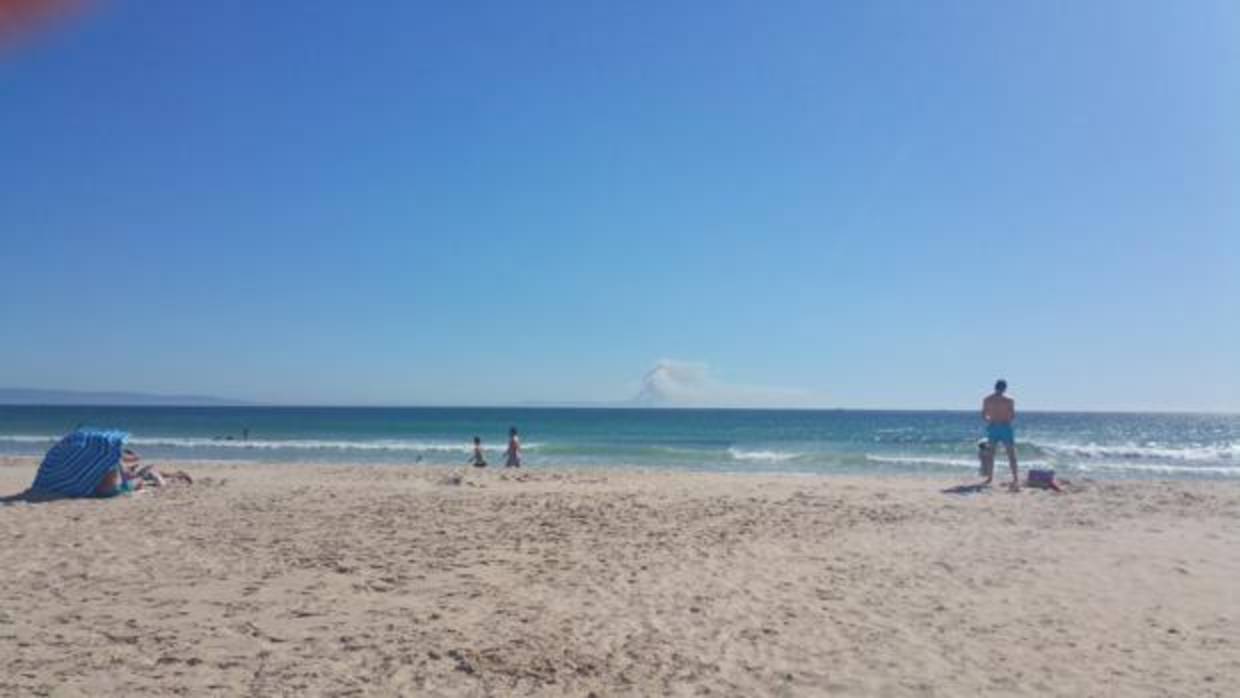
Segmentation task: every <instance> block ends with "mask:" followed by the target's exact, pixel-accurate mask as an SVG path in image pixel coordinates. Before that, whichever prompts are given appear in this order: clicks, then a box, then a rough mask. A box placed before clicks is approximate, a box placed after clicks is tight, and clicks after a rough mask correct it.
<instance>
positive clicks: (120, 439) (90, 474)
mask: <svg viewBox="0 0 1240 698" xmlns="http://www.w3.org/2000/svg"><path fill="white" fill-rule="evenodd" d="M128 438H129V434H127V433H126V432H123V431H113V430H103V429H78V430H77V431H75V432H73V433H72V434H69V435H68V436H66V437H65V438H63V439H61V440H60V441H59V442H57V443H56V445H55V446H52V449H51V450H50V451H48V452H47V455H46V456H44V457H43V463H42V464H40V465H39V472H38V473H37V474H36V475H35V476H34V484H33V485H31V486H30V487H31V489H33V490H45V491H50V492H56V493H58V494H63V495H66V496H69V497H90V496H92V495H93V494H94V493H95V488H96V487H98V486H99V483H100V482H101V481H102V480H103V476H104V474H105V473H107V472H108V470H109V469H111V468H115V467H117V464H118V463H120V460H121V450H122V449H123V448H124V447H125V440H126V439H128Z"/></svg>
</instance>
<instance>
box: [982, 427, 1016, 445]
mask: <svg viewBox="0 0 1240 698" xmlns="http://www.w3.org/2000/svg"><path fill="white" fill-rule="evenodd" d="M986 439H987V440H988V441H990V443H992V444H1007V445H1008V446H1015V445H1016V432H1014V431H1012V425H1011V424H1010V423H1000V422H992V423H990V424H987V425H986Z"/></svg>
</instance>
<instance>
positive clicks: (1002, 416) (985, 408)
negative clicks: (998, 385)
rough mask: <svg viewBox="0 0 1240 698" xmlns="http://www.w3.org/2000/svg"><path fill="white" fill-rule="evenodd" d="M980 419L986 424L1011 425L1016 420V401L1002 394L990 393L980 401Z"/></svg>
mask: <svg viewBox="0 0 1240 698" xmlns="http://www.w3.org/2000/svg"><path fill="white" fill-rule="evenodd" d="M982 419H985V420H986V423H987V424H1011V423H1012V420H1014V419H1016V401H1015V400H1013V399H1012V398H1010V397H1008V396H1006V395H1004V394H1002V393H991V394H990V395H987V396H986V399H985V400H982Z"/></svg>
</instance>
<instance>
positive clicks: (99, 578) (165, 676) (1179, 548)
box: [0, 458, 1240, 696]
mask: <svg viewBox="0 0 1240 698" xmlns="http://www.w3.org/2000/svg"><path fill="white" fill-rule="evenodd" d="M35 465H36V463H35V461H33V460H31V459H22V458H8V459H5V460H3V462H2V463H0V495H12V494H15V493H18V492H20V491H22V490H23V489H24V488H25V487H26V485H28V484H29V482H30V481H31V479H32V477H33V474H34V470H35ZM177 465H178V466H179V467H183V468H185V469H186V470H188V471H190V472H192V473H193V474H194V475H195V476H196V477H197V480H198V481H197V483H196V484H194V485H193V486H183V487H172V488H168V489H166V490H163V491H157V492H150V493H140V494H138V495H135V496H129V497H123V498H119V499H116V500H107V501H88V500H64V501H55V502H49V503H37V504H31V503H18V504H11V505H6V506H0V537H2V539H3V541H4V545H3V546H0V570H2V571H0V695H5V696H10V695H11V696H27V695H55V696H75V695H127V696H132V695H194V696H200V695H220V696H233V695H253V696H270V695H299V696H300V695H336V696H346V695H348V696H389V695H424V696H435V695H453V696H455V695H460V696H486V695H567V696H591V695H594V696H612V695H625V696H654V695H728V696H754V695H775V696H817V695H844V696H847V695H864V696H870V695H874V696H961V695H988V696H990V695H1029V696H1047V695H1062V696H1084V695H1107V696H1145V695H1149V696H1164V695H1182V696H1229V695H1237V694H1238V693H1240V585H1238V584H1237V580H1238V579H1240V484H1238V483H1228V482H1197V483H1188V482H1176V483H1155V482H1090V483H1085V484H1083V485H1081V486H1080V487H1079V488H1077V489H1075V490H1074V491H1072V492H1071V493H1068V494H1064V495H1054V494H1052V493H1048V492H1043V491H1025V492H1022V493H1020V494H1011V493H1008V492H1005V491H1002V490H998V489H996V490H994V491H991V492H988V493H984V494H980V495H973V496H958V495H945V494H942V493H940V490H941V489H942V488H944V487H947V486H949V485H952V484H956V481H953V480H947V479H943V478H941V477H940V478H919V477H893V478H878V477H873V478H866V477H849V478H845V477H796V476H756V475H755V476H749V475H693V474H660V473H640V472H622V471H607V472H589V471H576V472H574V471H563V472H548V471H540V472H519V473H518V472H514V471H507V472H505V471H502V470H494V469H492V470H488V471H483V472H477V471H464V470H460V469H455V470H450V469H446V468H426V467H400V466H382V467H375V466H365V467H364V466H347V467H341V466H332V467H329V466H316V465H301V466H273V465H247V464H241V465H238V464H232V465H228V464H204V463H181V464H177Z"/></svg>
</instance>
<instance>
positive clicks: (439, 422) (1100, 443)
mask: <svg viewBox="0 0 1240 698" xmlns="http://www.w3.org/2000/svg"><path fill="white" fill-rule="evenodd" d="M78 425H88V426H97V427H109V428H117V429H123V430H125V431H128V432H130V434H131V435H132V437H131V443H132V445H133V447H134V448H136V449H138V450H139V451H140V452H141V453H142V455H143V456H144V457H147V458H149V459H161V458H162V459H206V460H239V461H254V462H259V463H287V462H313V463H383V464H407V465H410V466H415V467H416V466H420V465H424V466H431V465H456V464H464V463H465V461H466V459H467V456H468V454H469V452H470V450H471V440H472V438H473V437H474V436H475V435H477V436H480V437H481V438H482V440H483V444H484V447H485V448H486V449H487V454H488V456H489V460H490V461H491V462H492V463H500V462H502V452H503V449H504V445H505V441H506V437H507V433H508V428H509V427H510V426H516V427H517V428H518V429H519V430H520V433H521V438H522V442H523V444H524V454H525V463H526V465H528V466H529V467H533V468H540V467H549V468H558V467H579V468H591V467H622V468H645V469H658V470H687V471H714V472H747V473H771V472H780V473H802V474H833V473H847V474H864V473H881V474H898V473H941V474H944V475H946V474H958V475H960V476H962V477H964V476H968V475H969V473H970V471H975V470H976V468H977V458H976V441H977V439H978V438H980V437H981V435H982V427H981V423H980V420H979V417H978V415H977V413H976V412H972V411H970V412H946V411H944V412H901V411H861V410H705V409H677V410H667V409H568V408H439V407H414V408H334V407H93V406H92V407H72V406H0V454H4V455H39V454H42V453H43V452H44V451H45V450H46V449H47V448H48V447H49V446H50V445H51V444H52V443H53V441H54V440H55V439H56V438H58V437H59V436H60V435H63V434H64V433H66V432H68V431H70V430H72V429H73V428H74V427H76V426H78ZM246 430H248V438H247V437H246ZM1017 443H1018V455H1019V458H1020V460H1021V465H1022V467H1029V466H1032V467H1053V468H1055V469H1056V470H1057V471H1059V472H1060V473H1062V474H1063V475H1064V476H1065V477H1071V476H1073V475H1077V476H1086V477H1094V478H1232V477H1240V415H1217V414H1134V413H1124V414H1104V413H1067V412H1036V413H1034V412H1027V413H1022V414H1021V415H1020V417H1019V419H1018V421H1017ZM1005 471H1006V460H1005V459H1004V457H1003V454H1002V452H1000V454H999V458H998V462H997V463H996V474H997V475H998V476H1002V475H1003V474H1004V472H1005Z"/></svg>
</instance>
